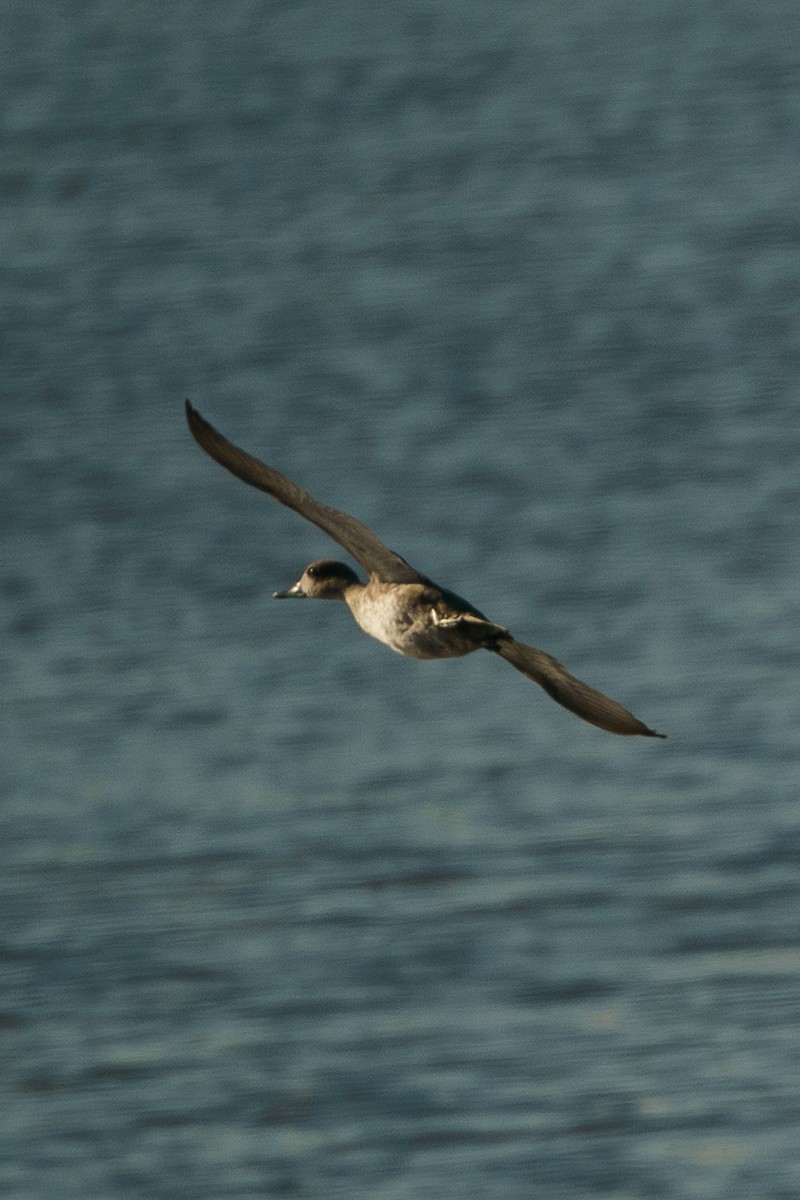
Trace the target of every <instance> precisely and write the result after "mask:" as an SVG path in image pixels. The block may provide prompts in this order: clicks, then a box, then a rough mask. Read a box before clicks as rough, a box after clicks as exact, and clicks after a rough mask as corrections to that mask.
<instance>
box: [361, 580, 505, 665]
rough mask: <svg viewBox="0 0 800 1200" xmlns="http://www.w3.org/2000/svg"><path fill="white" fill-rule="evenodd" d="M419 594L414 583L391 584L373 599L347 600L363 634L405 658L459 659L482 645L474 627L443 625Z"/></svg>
mask: <svg viewBox="0 0 800 1200" xmlns="http://www.w3.org/2000/svg"><path fill="white" fill-rule="evenodd" d="M420 593H423V589H422V588H420V587H419V586H418V585H416V584H408V585H397V584H395V585H393V586H392V587H391V589H389V588H387V590H386V591H385V592H383V593H378V594H377V595H376V596H365V595H364V594H363V593H361V594H360V595H359V596H358V597H357V599H356V602H355V603H351V602H350V600H349V597H348V603H349V605H350V608H351V610H352V613H353V616H354V617H355V619H356V621H357V622H358V624H359V625H360V626H361V628H362V629H363V630H364V632H365V633H368V634H369V635H370V637H374V638H376V639H377V641H379V642H383V643H384V645H386V646H389V647H391V649H392V650H394V651H396V652H397V653H398V654H405V655H406V656H407V657H408V658H460V657H461V655H463V654H470V653H471V652H472V651H473V650H479V649H480V648H481V645H482V644H485V642H483V643H482V640H481V639H480V638H478V637H476V633H477V629H475V628H474V627H473V628H470V627H466V628H465V627H463V626H462V625H460V624H450V625H447V624H443V623H442V620H443V618H442V617H441V615H440V614H438V613H437V611H436V608H435V606H434V605H432V604H431V603H430V602H426V601H425V600H424V598H423V596H422V595H420ZM470 624H472V623H471V622H470ZM487 624H488V623H487Z"/></svg>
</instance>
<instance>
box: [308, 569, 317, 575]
mask: <svg viewBox="0 0 800 1200" xmlns="http://www.w3.org/2000/svg"><path fill="white" fill-rule="evenodd" d="M316 574H317V568H316V567H308V568H307V569H306V575H316Z"/></svg>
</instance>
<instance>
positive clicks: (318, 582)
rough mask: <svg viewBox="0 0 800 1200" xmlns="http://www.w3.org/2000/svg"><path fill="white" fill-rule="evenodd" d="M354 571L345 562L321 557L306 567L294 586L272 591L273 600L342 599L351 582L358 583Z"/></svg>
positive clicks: (351, 584)
mask: <svg viewBox="0 0 800 1200" xmlns="http://www.w3.org/2000/svg"><path fill="white" fill-rule="evenodd" d="M359 582H360V581H359V578H358V576H357V575H356V573H355V571H351V569H350V567H348V566H347V564H346V563H341V562H334V561H333V559H330V558H321V559H320V560H319V561H318V562H313V563H311V565H310V566H308V567H306V569H305V571H304V572H303V574H302V575H301V576H300V578H299V579H298V581H297V583H296V584H295V585H294V587H290V588H287V589H286V591H285V592H275V593H273V598H274V599H275V600H291V599H294V598H295V597H296V598H297V599H301V600H342V599H343V598H344V594H345V592H346V591H347V589H348V588H349V587H352V586H353V584H354V583H355V584H357V583H359Z"/></svg>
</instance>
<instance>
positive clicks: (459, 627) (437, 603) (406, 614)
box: [186, 400, 666, 738]
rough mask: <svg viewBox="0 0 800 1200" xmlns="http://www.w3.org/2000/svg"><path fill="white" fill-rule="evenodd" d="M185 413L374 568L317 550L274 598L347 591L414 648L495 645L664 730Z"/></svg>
mask: <svg viewBox="0 0 800 1200" xmlns="http://www.w3.org/2000/svg"><path fill="white" fill-rule="evenodd" d="M186 419H187V422H188V425H189V430H190V432H191V434H192V437H193V438H194V439H195V441H196V442H197V444H198V445H199V446H200V447H201V448H202V449H203V450H204V451H205V452H206V454H208V455H209V456H210V457H211V458H213V459H214V460H215V461H216V462H217V463H219V465H220V466H222V467H225V469H226V470H228V471H230V472H231V474H232V475H235V476H236V477H237V478H238V479H241V480H243V481H244V482H245V483H248V484H250V486H251V487H254V488H258V489H259V490H260V491H262V492H266V494H267V495H268V496H271V497H272V498H273V500H277V501H278V502H279V503H280V504H283V505H285V506H286V507H287V508H291V509H293V510H294V511H295V512H296V513H299V514H300V516H301V517H305V519H306V520H307V521H310V522H311V523H312V524H313V525H316V526H317V527H318V528H319V529H321V530H323V532H325V533H326V534H328V536H329V537H331V538H332V539H333V541H335V542H337V543H338V544H339V546H341V548H342V549H343V550H345V551H346V552H347V554H348V555H349V556H350V557H351V558H353V559H354V560H355V562H356V563H358V564H359V566H361V567H362V568H363V570H364V572H365V573H366V576H367V578H366V581H364V580H362V579H360V578H359V576H358V575H357V573H356V572H355V571H354V570H353V568H352V567H350V566H348V565H347V563H344V562H340V561H338V560H337V559H332V558H322V559H317V560H316V561H314V562H312V563H310V564H309V565H308V566H307V567H306V568H305V570H304V571H303V573H302V575H301V576H300V578H299V579H298V580H297V582H296V583H294V584H293V585H292V586H291V587H288V588H285V589H284V590H283V591H278V592H275V593H274V598H275V599H276V600H290V599H297V600H339V601H343V602H344V603H345V604H346V605H347V607H348V608H349V610H350V612H351V613H352V615H353V617H354V619H355V621H356V623H357V624H358V625H359V626H360V627H361V629H362V630H363V631H364V633H366V634H369V636H370V637H372V638H375V639H376V640H377V641H379V642H383V643H384V645H386V646H389V647H390V649H392V650H394V651H395V652H396V653H398V654H402V655H404V656H406V657H407V658H417V659H438V658H460V657H462V656H463V655H465V654H471V653H473V651H475V650H489V651H491V652H492V653H493V654H496V655H498V656H499V657H500V658H501V659H503V661H504V662H507V663H509V664H510V665H511V666H512V667H514V668H515V669H516V670H517V671H519V672H521V673H522V674H523V675H524V676H526V678H528V679H530V680H531V681H532V682H533V683H536V684H538V685H539V687H541V688H543V689H544V691H545V692H546V693H547V694H548V696H550V697H551V699H553V700H555V701H556V703H557V704H560V705H561V706H562V707H563V708H565V709H568V710H569V711H570V712H571V713H574V714H575V716H577V717H580V718H581V720H583V721H586V722H588V723H589V724H590V725H595V726H596V727H597V728H599V729H603V730H605V731H607V732H608V733H615V734H618V735H620V736H631V735H639V736H641V737H650V738H663V737H666V734H663V733H658V732H656V730H655V729H651V728H650V727H649V726H648V725H645V724H644V722H643V721H640V720H639V718H638V717H635V716H634V715H633V713H632V712H630V711H629V710H628V709H627V708H624V707H623V705H621V704H619V703H618V702H617V701H616V700H612V699H611V698H610V697H609V696H605V695H603V693H602V692H598V691H596V690H595V689H594V688H592V687H589V685H588V684H587V683H583V682H582V680H580V679H577V678H576V677H575V676H574V675H572V674H571V673H570V672H569V671H568V670H567V668H566V667H565V666H564V664H563V663H561V662H559V661H558V659H557V658H554V657H553V655H552V654H548V653H547V652H546V651H544V650H539V649H537V648H536V647H535V646H529V645H527V644H526V643H525V642H520V641H518V640H517V639H516V638H515V637H513V636H512V634H511V633H510V632H509V630H508V629H506V628H505V626H503V625H497V624H495V622H494V621H490V620H489V619H488V617H486V616H484V614H483V613H482V612H480V611H479V609H477V608H475V607H474V605H472V604H470V603H469V601H467V600H464V599H463V598H462V597H461V596H458V595H457V594H456V593H455V592H452V591H450V590H449V589H448V588H445V587H440V586H439V585H438V584H437V583H434V582H433V580H431V579H429V578H428V576H427V575H423V574H421V572H419V571H417V570H416V568H415V567H412V566H411V564H410V563H408V562H406V560H405V559H404V558H402V557H401V556H400V555H399V554H397V553H396V552H395V551H394V550H390V549H389V547H388V546H385V545H384V543H383V542H382V541H380V539H379V538H378V537H377V536H376V535H375V534H374V533H373V532H372V530H371V529H368V528H367V526H366V525H363V524H362V523H361V522H360V521H357V520H356V518H355V517H351V516H350V515H349V513H345V512H341V511H339V509H336V508H330V507H329V506H328V505H327V504H322V503H320V501H319V500H315V499H314V497H313V496H311V495H309V493H308V492H306V491H304V490H303V489H302V488H301V487H298V485H297V484H296V483H292V481H291V480H290V479H287V478H286V476H285V475H282V474H281V473H280V471H277V470H276V469H275V468H274V467H270V466H267V464H266V463H265V462H262V461H261V460H260V459H258V458H255V457H254V456H253V455H251V454H248V453H247V451H245V450H242V449H241V448H240V447H239V446H235V445H234V444H233V442H230V441H228V439H227V438H226V437H224V436H223V435H222V434H221V433H220V432H219V431H218V430H217V429H215V428H214V426H213V425H212V424H210V422H209V421H207V420H206V419H205V418H204V417H202V416H201V415H200V413H199V412H198V411H197V409H196V408H194V406H193V405H192V403H191V401H189V400H187V401H186Z"/></svg>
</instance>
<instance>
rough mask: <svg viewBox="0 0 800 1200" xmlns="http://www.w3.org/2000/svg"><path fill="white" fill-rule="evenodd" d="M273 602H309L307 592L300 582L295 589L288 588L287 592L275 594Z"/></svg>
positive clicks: (273, 594)
mask: <svg viewBox="0 0 800 1200" xmlns="http://www.w3.org/2000/svg"><path fill="white" fill-rule="evenodd" d="M272 599H273V600H295V599H297V600H307V599H308V597H307V596H306V594H305V592H304V591H303V589H302V587H301V586H300V582H299V581H298V582H297V583H296V584H295V585H294V586H293V587H290V588H287V589H286V591H285V592H273V593H272Z"/></svg>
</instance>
